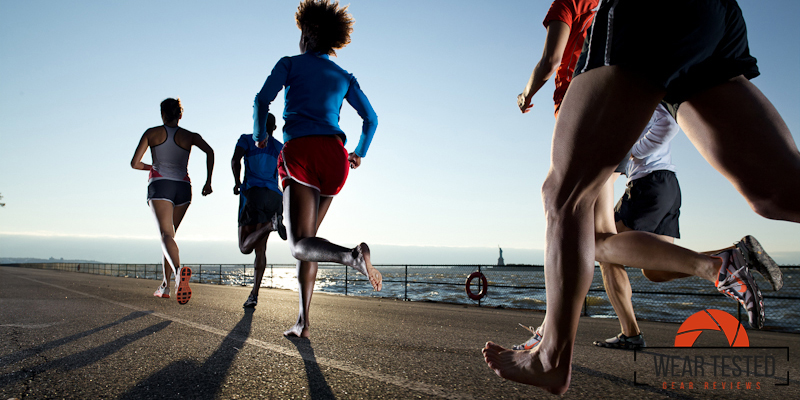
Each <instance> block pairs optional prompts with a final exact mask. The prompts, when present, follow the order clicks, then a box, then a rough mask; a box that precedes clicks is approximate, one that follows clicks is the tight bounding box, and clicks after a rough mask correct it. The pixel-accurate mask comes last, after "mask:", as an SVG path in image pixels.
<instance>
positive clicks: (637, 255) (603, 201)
mask: <svg viewBox="0 0 800 400" xmlns="http://www.w3.org/2000/svg"><path fill="white" fill-rule="evenodd" d="M596 4H597V3H596V2H588V3H582V2H573V1H571V0H556V1H554V2H553V4H552V5H551V7H550V10H549V11H548V13H547V16H546V17H545V20H544V24H545V26H546V27H547V29H548V33H547V38H546V39H545V50H544V52H543V55H542V59H541V60H540V61H539V63H538V64H537V66H536V68H535V69H534V72H533V73H532V75H531V78H530V80H529V81H528V85H527V86H526V88H525V90H524V91H523V93H522V94H520V95H519V96H518V97H517V103H518V106H519V107H520V110H521V111H522V112H523V113H526V112H527V111H528V110H530V107H531V105H530V99H531V96H532V94H531V93H535V92H536V91H538V89H539V88H541V87H542V85H543V83H544V81H542V79H544V80H546V79H547V77H549V76H550V75H552V73H553V70H554V69H555V68H556V66H557V68H558V70H557V72H558V73H557V77H558V76H570V77H571V76H572V71H573V70H574V68H575V65H576V64H577V61H578V54H576V50H575V47H577V45H572V46H571V47H570V46H566V43H572V42H573V39H572V36H573V35H578V36H577V37H578V38H579V39H578V40H581V41H582V40H583V38H584V37H585V33H586V27H587V25H588V24H589V23H590V22H591V21H592V20H591V19H590V16H592V15H593V12H594V11H593V10H594V6H596ZM567 24H568V25H567ZM564 26H566V28H564ZM559 27H560V28H559ZM573 27H574V28H575V29H573ZM564 29H565V30H566V31H564ZM576 29H577V31H576ZM567 38H569V39H567ZM562 46H566V47H562ZM562 51H563V53H561V52H562ZM559 53H560V54H562V56H561V58H560V60H561V61H559V60H551V59H550V58H551V55H553V54H559ZM565 59H568V60H570V61H571V62H568V63H565V62H564V61H563V60H565ZM565 69H566V70H567V72H566V73H562V72H561V71H562V70H565ZM542 71H544V72H542ZM537 77H543V78H537ZM570 82H571V80H569V79H561V80H559V79H556V93H555V95H554V100H555V101H556V107H555V109H556V120H558V119H559V118H558V111H559V109H560V107H561V102H562V100H563V98H564V96H565V93H566V92H567V88H568V86H569V84H570ZM651 117H652V116H651ZM629 153H630V152H629ZM629 156H630V154H627V155H626V156H625V157H623V158H622V162H620V163H619V164H618V166H617V168H616V169H615V170H614V172H613V173H612V174H611V176H610V177H609V178H608V179H607V180H606V181H605V183H604V184H603V185H602V186H601V189H600V190H599V195H598V196H597V198H596V201H595V203H594V231H595V260H596V261H599V262H601V264H602V263H605V264H619V265H627V266H629V267H635V268H642V269H648V268H650V263H651V261H650V255H651V254H656V253H658V254H661V258H660V262H661V264H660V266H659V268H661V269H662V270H663V271H666V272H664V273H666V274H676V276H689V275H691V276H700V277H703V278H704V279H707V280H709V281H710V282H712V283H715V284H716V281H715V278H716V275H717V272H718V271H720V268H721V267H722V264H723V261H725V260H730V259H731V257H732V253H730V252H729V253H724V254H716V256H714V255H711V254H710V253H697V252H694V251H691V250H688V249H685V248H682V247H680V246H676V245H674V244H672V243H671V242H669V243H668V242H664V241H660V240H654V239H657V237H655V236H652V235H649V234H646V233H642V232H633V231H630V230H628V231H630V232H628V233H626V234H625V235H617V228H616V223H615V220H614V182H615V181H616V179H617V178H618V177H619V174H620V173H622V172H625V165H626V164H627V162H626V160H627V158H628V157H629ZM739 243H740V247H742V248H741V250H740V251H741V252H742V253H743V255H744V256H745V257H747V255H748V254H755V255H756V256H753V257H749V258H747V259H746V261H745V263H746V264H747V265H749V266H751V267H753V268H754V269H756V270H757V271H758V272H760V273H761V274H762V275H764V276H765V277H767V279H769V280H770V281H772V280H774V279H780V273H781V272H780V269H779V268H778V267H777V265H776V264H775V263H774V261H772V259H771V258H770V257H769V256H768V255H767V254H766V253H765V252H763V251H758V249H760V247H758V248H755V247H754V246H760V244H758V243H752V242H751V241H742V242H739ZM750 244H753V246H749V247H747V246H748V245H750ZM729 249H730V248H729ZM762 250H763V249H762ZM623 272H624V270H623ZM648 273H649V274H650V275H651V276H655V275H656V274H658V273H656V272H653V271H649V272H648ZM625 278H627V275H626V277H625ZM717 288H718V290H719V291H720V292H721V293H723V294H726V295H728V296H729V297H732V298H733V299H734V300H737V301H739V302H740V303H742V305H743V306H744V307H745V308H746V309H748V310H749V311H748V317H749V321H750V324H751V326H754V327H759V328H760V326H761V325H763V315H762V314H763V313H762V311H763V310H762V309H761V300H760V298H761V295H760V292H758V290H757V289H755V290H754V291H753V293H752V296H750V297H749V299H748V298H747V297H742V296H738V295H736V294H735V293H736V292H735V291H730V290H729V288H728V287H727V286H726V285H717ZM542 324H544V322H543V323H542ZM520 325H521V326H522V327H524V328H526V329H528V330H529V331H530V332H531V334H532V336H531V337H530V338H529V339H528V340H527V341H526V342H524V343H522V344H520V345H515V346H512V349H514V350H530V349H532V348H533V347H535V346H536V345H537V344H538V343H539V342H540V341H541V340H542V332H543V326H539V327H538V328H534V327H527V326H525V325H522V324H520Z"/></svg>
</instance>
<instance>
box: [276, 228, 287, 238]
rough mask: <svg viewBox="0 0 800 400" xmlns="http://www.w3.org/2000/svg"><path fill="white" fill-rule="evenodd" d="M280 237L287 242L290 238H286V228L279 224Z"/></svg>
mask: <svg viewBox="0 0 800 400" xmlns="http://www.w3.org/2000/svg"><path fill="white" fill-rule="evenodd" d="M278 236H280V238H281V240H286V239H287V238H288V236H286V226H284V225H283V224H278Z"/></svg>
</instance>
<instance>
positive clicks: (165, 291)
mask: <svg viewBox="0 0 800 400" xmlns="http://www.w3.org/2000/svg"><path fill="white" fill-rule="evenodd" d="M153 296H156V297H161V298H162V299H168V298H169V285H163V284H162V285H161V286H159V287H158V289H156V292H155V293H153Z"/></svg>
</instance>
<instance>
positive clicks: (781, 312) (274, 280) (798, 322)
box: [6, 263, 800, 333]
mask: <svg viewBox="0 0 800 400" xmlns="http://www.w3.org/2000/svg"><path fill="white" fill-rule="evenodd" d="M6 266H18V267H27V268H44V269H53V270H61V271H73V272H83V273H89V274H97V275H106V276H118V277H130V278H140V279H155V280H161V279H162V275H163V272H162V266H161V265H160V264H99V263H98V264H89V263H81V264H76V263H40V264H33V263H31V264H6ZM184 266H187V267H190V268H191V269H192V271H193V273H192V279H191V281H192V282H194V283H208V284H218V285H237V286H252V285H253V273H254V269H253V266H252V265H249V264H184ZM375 267H376V268H378V269H379V270H380V271H381V273H382V274H383V278H384V279H383V290H382V291H381V292H374V291H372V287H371V286H370V284H369V281H368V280H367V279H366V277H364V276H363V275H360V274H353V273H351V272H350V271H349V268H345V267H343V266H341V265H337V264H320V266H319V270H318V273H317V281H316V287H315V291H318V292H327V293H337V294H343V295H355V296H375V297H378V296H379V297H383V298H395V299H398V300H404V301H434V302H443V303H455V304H475V305H478V306H484V307H497V308H513V309H531V310H539V311H544V310H545V308H546V302H545V299H546V298H545V285H544V269H543V267H542V266H530V265H524V266H523V265H516V266H515V265H512V266H504V267H497V266H490V265H478V264H473V265H438V264H430V265H420V264H413V265H412V264H383V265H375ZM781 268H782V270H783V272H784V287H783V289H782V290H781V291H780V292H772V291H770V290H769V289H770V285H769V283H767V282H766V281H765V280H763V279H762V278H761V277H760V276H759V275H756V280H757V283H758V284H759V287H760V288H761V289H762V293H763V295H764V303H765V309H766V310H767V326H766V327H765V329H769V330H775V331H783V332H793V333H800V302H798V300H800V276H797V275H800V266H781ZM475 271H479V272H481V273H483V274H484V276H485V277H486V278H487V280H488V284H489V286H488V290H487V293H486V296H485V297H483V298H482V299H480V300H477V301H476V300H472V299H470V298H469V297H467V295H466V287H465V286H466V283H465V281H466V278H467V276H469V274H470V273H472V272H475ZM628 275H629V277H630V280H631V287H632V288H633V291H632V292H633V305H634V309H635V310H636V313H637V318H638V319H641V320H651V321H662V322H683V321H684V320H685V319H686V318H687V317H689V316H690V315H692V314H694V313H695V312H697V311H700V310H702V309H707V308H716V309H721V310H723V311H727V312H729V313H731V314H733V315H736V316H738V318H739V320H740V321H746V320H747V313H746V312H744V311H743V310H742V308H741V306H739V305H738V303H736V302H734V301H733V300H731V299H729V298H727V297H725V296H723V295H721V294H720V293H718V292H717V291H716V288H715V287H714V285H713V284H710V283H708V282H706V281H704V280H701V279H699V278H687V279H677V280H674V281H671V282H663V283H654V282H650V281H648V280H647V279H645V278H644V277H643V276H642V274H641V273H640V272H639V270H636V269H630V270H629V271H628ZM472 284H473V286H472V291H473V292H474V293H477V292H479V291H480V288H479V287H478V285H479V284H480V280H479V279H475V280H473V282H472ZM261 286H262V287H266V288H277V289H292V290H296V289H297V274H296V271H295V266H294V264H268V265H267V270H266V271H265V273H264V277H263V280H262V282H261ZM583 314H584V315H587V316H593V317H605V318H612V317H614V316H615V314H614V310H613V307H612V306H611V304H610V303H609V301H608V297H607V296H606V293H605V290H604V286H603V280H602V276H601V273H600V269H599V268H596V269H595V274H594V280H593V282H592V285H591V288H590V289H589V294H588V295H587V296H586V299H585V300H584V307H583ZM745 323H746V322H745Z"/></svg>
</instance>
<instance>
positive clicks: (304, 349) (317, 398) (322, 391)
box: [286, 336, 336, 400]
mask: <svg viewBox="0 0 800 400" xmlns="http://www.w3.org/2000/svg"><path fill="white" fill-rule="evenodd" d="M286 339H288V340H289V341H290V342H292V344H293V345H294V346H295V347H297V351H298V352H299V353H300V356H301V357H303V364H305V367H306V377H307V378H308V392H309V394H310V395H311V398H312V399H313V400H328V399H335V398H336V396H334V395H333V391H332V390H331V387H330V386H328V381H326V380H325V375H323V374H322V371H321V370H320V369H319V364H317V357H316V356H315V355H314V348H313V347H311V341H310V340H308V338H299V337H289V336H286Z"/></svg>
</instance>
